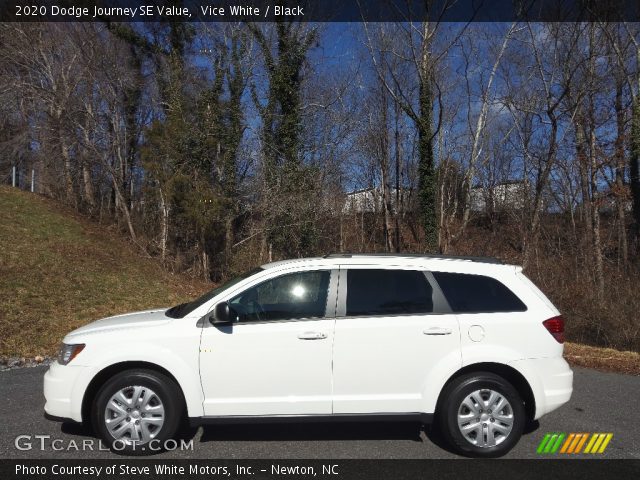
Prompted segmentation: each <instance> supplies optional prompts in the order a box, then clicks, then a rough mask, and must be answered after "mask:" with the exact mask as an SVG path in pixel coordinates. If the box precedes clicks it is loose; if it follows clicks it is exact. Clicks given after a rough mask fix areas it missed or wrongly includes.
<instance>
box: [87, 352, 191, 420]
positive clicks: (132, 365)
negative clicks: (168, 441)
mask: <svg viewBox="0 0 640 480" xmlns="http://www.w3.org/2000/svg"><path fill="white" fill-rule="evenodd" d="M135 369H145V370H152V371H154V372H158V373H161V374H163V375H166V376H167V377H169V378H170V379H171V380H173V381H174V382H175V384H176V386H177V387H178V389H179V390H180V394H181V396H182V402H183V405H185V408H188V407H187V401H186V397H185V394H184V391H183V389H182V385H180V382H178V380H177V379H176V377H175V376H174V375H173V374H172V373H171V372H170V371H169V370H167V369H166V368H164V367H161V366H160V365H158V364H155V363H152V362H145V361H125V362H118V363H114V364H112V365H109V366H107V367H105V368H103V369H102V370H100V371H99V372H98V373H97V374H96V375H94V377H93V378H92V379H91V381H90V382H89V385H88V386H87V388H86V389H85V391H84V395H83V397H82V407H81V414H82V421H83V422H90V419H91V407H92V405H93V402H94V400H95V398H96V395H97V394H98V391H99V390H100V387H102V385H104V384H105V382H107V381H108V380H109V379H110V378H112V377H113V376H114V375H116V374H119V373H122V372H125V371H127V370H135Z"/></svg>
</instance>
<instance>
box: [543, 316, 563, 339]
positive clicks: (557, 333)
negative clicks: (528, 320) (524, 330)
mask: <svg viewBox="0 0 640 480" xmlns="http://www.w3.org/2000/svg"><path fill="white" fill-rule="evenodd" d="M542 325H544V328H546V329H547V331H548V332H549V333H550V334H551V335H553V338H555V339H556V340H557V341H558V343H564V318H562V316H561V315H558V316H557V317H552V318H550V319H548V320H545V321H544V322H542Z"/></svg>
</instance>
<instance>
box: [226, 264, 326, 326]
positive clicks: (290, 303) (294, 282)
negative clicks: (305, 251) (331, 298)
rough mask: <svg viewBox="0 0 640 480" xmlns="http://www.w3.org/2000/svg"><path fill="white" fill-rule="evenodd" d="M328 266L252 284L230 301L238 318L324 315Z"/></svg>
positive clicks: (262, 319) (253, 319)
mask: <svg viewBox="0 0 640 480" xmlns="http://www.w3.org/2000/svg"><path fill="white" fill-rule="evenodd" d="M330 276H331V272H330V271H329V270H315V271H310V272H296V273H289V274H286V275H282V276H280V277H276V278H272V279H270V280H267V281H265V282H263V283H261V284H259V285H256V286H254V287H251V288H249V289H247V290H245V291H244V292H242V293H241V294H240V295H238V296H236V297H235V298H232V299H231V300H230V301H229V305H230V306H231V308H233V309H234V310H235V312H236V313H237V314H238V319H239V321H240V322H251V321H265V320H291V319H296V318H314V317H324V314H325V309H326V306H327V292H328V289H329V277H330Z"/></svg>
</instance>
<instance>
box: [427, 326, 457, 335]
mask: <svg viewBox="0 0 640 480" xmlns="http://www.w3.org/2000/svg"><path fill="white" fill-rule="evenodd" d="M452 332H453V330H451V329H450V328H445V327H431V328H427V329H426V330H423V332H422V333H424V334H425V335H451V333H452Z"/></svg>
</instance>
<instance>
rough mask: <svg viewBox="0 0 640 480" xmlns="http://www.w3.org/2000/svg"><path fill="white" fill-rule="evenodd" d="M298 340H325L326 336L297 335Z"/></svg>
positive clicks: (316, 333)
mask: <svg viewBox="0 0 640 480" xmlns="http://www.w3.org/2000/svg"><path fill="white" fill-rule="evenodd" d="M298 338H299V339H300V340H324V339H325V338H327V334H326V333H322V332H304V333H299V334H298Z"/></svg>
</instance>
